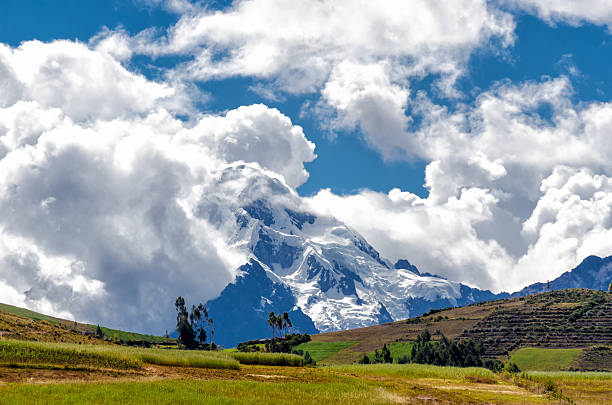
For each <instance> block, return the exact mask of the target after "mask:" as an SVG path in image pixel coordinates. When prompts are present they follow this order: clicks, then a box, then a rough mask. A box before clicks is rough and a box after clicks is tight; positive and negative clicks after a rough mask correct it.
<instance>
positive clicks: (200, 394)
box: [0, 365, 549, 405]
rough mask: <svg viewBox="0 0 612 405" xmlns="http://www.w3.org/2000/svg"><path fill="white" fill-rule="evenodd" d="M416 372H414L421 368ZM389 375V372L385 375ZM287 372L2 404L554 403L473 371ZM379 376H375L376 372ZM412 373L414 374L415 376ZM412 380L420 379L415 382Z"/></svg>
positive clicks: (27, 387) (28, 387) (92, 390)
mask: <svg viewBox="0 0 612 405" xmlns="http://www.w3.org/2000/svg"><path fill="white" fill-rule="evenodd" d="M418 367H419V366H416V367H415V369H416V368H418ZM385 368H389V369H392V370H393V371H392V372H390V373H386V372H381V370H382V369H385ZM355 369H358V371H359V373H358V374H355V373H354V372H353V371H355V370H339V369H336V368H327V367H326V368H310V369H309V368H286V367H254V366H245V370H243V371H241V373H239V374H237V373H236V372H230V371H229V370H222V371H221V372H222V373H225V374H215V375H214V378H211V377H212V375H202V376H200V375H194V376H192V377H191V378H186V379H178V378H174V379H166V380H161V381H159V380H158V381H139V382H134V381H117V382H112V383H108V382H89V383H76V384H75V383H62V384H42V385H41V384H7V385H4V386H2V385H0V398H1V401H2V402H3V403H10V404H11V405H19V404H59V403H61V404H64V403H69V404H82V403H96V404H115V403H122V404H141V403H151V404H170V403H180V404H191V403H198V404H199V403H202V404H245V403H246V404H279V405H288V404H298V405H302V404H304V405H306V404H308V405H310V404H312V405H314V404H317V405H318V404H334V405H337V404H356V405H360V404H368V405H369V404H398V403H439V402H442V403H474V404H477V403H483V404H484V403H498V404H500V403H506V404H519V403H520V404H542V403H549V401H548V400H547V398H546V397H544V396H542V395H536V394H533V393H530V392H528V391H525V390H523V389H521V388H519V387H516V386H513V385H512V384H509V383H506V382H504V381H501V380H496V379H494V378H488V377H486V376H487V374H486V372H476V375H481V374H482V375H483V376H484V377H479V379H470V378H469V376H471V375H473V372H474V371H475V370H471V371H469V372H457V373H454V372H450V370H445V371H442V372H440V371H439V370H433V373H432V370H431V369H429V368H424V369H423V370H421V371H420V372H412V373H410V375H402V374H398V373H397V372H396V371H397V369H398V367H397V366H392V365H381V366H380V367H376V368H372V367H367V366H365V367H360V368H357V367H355ZM372 371H374V374H372V373H371V372H372ZM413 371H414V370H413ZM413 375H422V376H423V377H418V378H415V377H413Z"/></svg>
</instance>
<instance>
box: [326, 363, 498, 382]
mask: <svg viewBox="0 0 612 405" xmlns="http://www.w3.org/2000/svg"><path fill="white" fill-rule="evenodd" d="M330 369H332V370H334V371H338V372H342V373H351V374H358V375H376V376H381V377H412V378H449V379H463V378H477V377H478V378H494V376H495V374H494V373H493V372H492V371H491V370H487V369H486V368H481V367H465V368H460V367H441V366H432V365H429V364H363V365H362V364H359V365H350V366H331V367H330Z"/></svg>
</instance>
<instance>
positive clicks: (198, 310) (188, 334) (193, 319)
mask: <svg viewBox="0 0 612 405" xmlns="http://www.w3.org/2000/svg"><path fill="white" fill-rule="evenodd" d="M174 306H175V308H176V311H177V315H176V331H177V332H178V341H179V343H180V344H182V345H184V346H185V347H187V348H193V347H196V346H197V345H198V341H199V343H200V344H206V338H207V334H206V327H207V326H208V325H212V324H213V323H212V318H210V317H209V316H208V310H207V309H206V307H205V306H204V305H203V304H201V303H200V304H198V305H197V306H195V305H192V307H191V312H189V311H188V310H187V305H186V304H185V299H184V298H183V297H178V298H177V299H176V301H175V303H174ZM196 339H197V340H196Z"/></svg>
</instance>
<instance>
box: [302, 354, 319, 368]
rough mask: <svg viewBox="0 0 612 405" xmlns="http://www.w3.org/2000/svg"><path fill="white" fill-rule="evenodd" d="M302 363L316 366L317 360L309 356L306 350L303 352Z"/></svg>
mask: <svg viewBox="0 0 612 405" xmlns="http://www.w3.org/2000/svg"><path fill="white" fill-rule="evenodd" d="M304 365H305V366H316V365H317V362H316V361H314V359H313V358H312V357H310V353H308V352H306V354H304Z"/></svg>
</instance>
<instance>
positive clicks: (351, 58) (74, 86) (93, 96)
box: [0, 0, 612, 325]
mask: <svg viewBox="0 0 612 405" xmlns="http://www.w3.org/2000/svg"><path fill="white" fill-rule="evenodd" d="M611 27H612V4H611V5H608V4H607V2H602V1H601V0H585V1H583V2H556V1H550V0H490V1H489V0H456V1H453V2H447V1H446V0H413V1H410V2H406V1H401V0H386V1H384V2H376V4H375V3H373V2H368V1H362V0H344V1H342V2H334V1H328V0H316V1H315V0H304V1H301V2H293V1H289V0H243V1H237V2H229V1H225V2H221V1H201V2H196V1H189V0H133V1H132V0H123V1H118V0H112V1H101V0H99V1H98V0H95V1H93V0H92V1H75V0H66V1H62V2H57V1H46V0H38V1H34V0H21V1H16V0H6V1H4V2H3V10H2V13H1V14H0V190H1V191H2V192H1V193H0V212H2V213H5V214H4V215H2V214H0V265H1V266H4V267H3V268H5V269H8V270H6V271H5V272H4V273H3V274H0V295H3V296H5V297H10V300H9V299H7V301H10V302H11V303H13V304H16V305H23V306H28V307H30V308H34V309H39V310H41V311H43V312H44V311H46V312H49V313H54V314H58V315H61V314H67V313H70V314H71V316H72V315H75V314H74V313H73V312H71V310H70V308H71V307H72V306H74V305H75V304H74V303H75V302H77V301H78V302H80V303H81V304H82V306H81V307H80V308H86V307H87V305H89V304H91V303H92V302H94V303H95V302H98V301H97V300H100V299H102V298H101V297H106V298H104V299H114V300H116V301H121V300H132V301H134V303H133V305H134V307H135V308H136V307H139V306H146V305H150V303H147V302H146V297H147V296H150V295H155V294H158V293H159V291H157V290H156V289H158V288H159V285H164V286H167V291H166V292H168V291H171V290H172V289H175V290H177V291H181V288H185V286H188V287H189V288H193V289H198V291H199V292H201V293H202V294H204V295H206V294H208V295H209V296H214V294H216V293H218V292H219V291H220V289H221V288H223V286H225V285H226V284H227V282H228V281H229V280H231V278H232V276H233V271H234V269H235V268H237V267H238V266H239V265H240V264H242V263H244V261H243V259H244V257H245V254H247V253H245V252H244V251H242V250H240V247H239V244H236V243H235V240H234V239H233V235H235V229H233V228H232V226H235V221H229V222H227V221H226V222H224V221H222V220H221V219H220V218H223V215H221V212H224V211H223V210H224V209H229V208H228V207H225V206H222V204H221V203H218V204H217V206H218V207H217V208H218V210H219V212H217V211H215V210H213V211H214V212H212V213H209V214H210V217H208V218H200V217H198V215H203V214H202V210H201V209H200V208H201V206H202V205H206V204H209V203H211V202H215V201H217V202H219V201H227V199H228V198H229V197H228V195H231V192H230V191H231V190H230V191H228V189H227V188H223V187H221V186H220V185H219V184H220V183H219V181H218V180H219V179H218V177H219V176H220V173H223V170H225V169H227V168H228V167H233V166H235V165H237V164H240V163H244V164H246V165H247V166H248V167H249V168H251V169H252V170H253V171H252V172H250V173H260V174H261V173H264V174H265V176H272V177H277V178H279V179H282V180H284V181H285V183H286V184H287V185H288V186H289V187H291V188H293V189H294V190H295V191H296V194H295V198H296V199H297V200H296V201H299V204H300V207H301V208H302V209H304V210H310V211H313V212H316V213H317V214H319V215H329V216H332V217H335V218H336V219H338V220H340V221H342V222H344V223H345V224H347V225H348V226H350V227H351V228H353V229H355V230H356V231H357V232H359V233H360V234H361V235H363V236H364V237H365V238H366V239H367V240H368V242H369V243H371V244H372V245H373V246H374V247H375V248H376V249H377V250H378V251H380V253H381V255H382V256H383V257H386V258H388V259H389V260H392V261H394V260H397V259H400V258H406V259H408V260H410V261H411V262H412V263H414V264H415V265H417V267H419V268H420V269H421V270H423V271H427V272H430V273H438V274H441V275H444V276H445V277H448V278H449V279H451V280H457V281H461V282H465V283H468V284H470V285H473V286H477V287H481V288H490V289H493V290H496V291H499V290H502V289H505V290H512V289H514V290H516V289H519V288H521V287H523V286H524V285H526V284H528V283H531V282H535V281H542V280H546V279H553V278H554V277H556V276H558V275H559V274H561V273H562V272H564V271H566V270H568V269H570V268H572V267H574V266H575V265H577V264H578V263H580V261H582V259H584V258H585V257H586V256H588V255H591V254H595V255H600V256H607V255H610V254H612V245H610V242H609V241H610V240H612V160H611V159H610V156H612V142H611V141H610V136H609V134H610V133H612V104H610V99H611V97H612V87H611V83H612V80H611V79H612V77H611V75H612V73H611V70H610V69H609V65H610V55H611V52H610V51H611V44H612V35H611V34H610V32H611V29H610V28H611ZM36 41H41V42H36ZM315 154H316V158H315ZM264 174H261V175H264ZM245 176H246V175H245ZM253 176H254V178H255V177H256V175H253ZM247 177H248V176H247ZM241 180H242V181H243V182H248V181H254V180H253V178H243V179H241ZM241 184H242V183H241ZM205 203H206V204H205ZM211 204H212V203H211ZM6 213H8V214H6ZM213 214H214V215H213ZM134 229H139V230H140V229H142V230H143V231H142V232H134V231H133V230H134ZM169 235H170V236H169ZM187 236H188V237H187ZM186 241H187V242H186ZM185 243H186V244H187V247H186V248H184V245H185ZM179 252H180V254H179ZM109 257H111V258H112V259H113V260H110V261H109V260H108V258H109ZM169 268H180V269H185V270H181V271H183V274H182V276H183V278H180V280H182V281H181V283H178V282H177V283H178V284H173V283H174V281H173V280H168V279H166V278H165V277H166V275H167V274H168V269H169ZM202 268H206V269H209V270H207V271H209V274H210V278H209V279H207V282H206V283H205V284H202V280H201V278H199V277H198V274H199V273H198V271H200V270H199V269H202ZM57 269H62V270H61V271H60V270H57ZM143 274H144V275H146V278H147V279H151V280H153V281H155V282H153V281H152V282H151V283H150V284H148V285H140V284H139V286H140V287H139V288H142V291H140V292H138V293H133V291H131V290H129V289H127V287H124V286H130V285H134V284H136V281H135V280H139V278H138V277H142V275H143ZM147 288H150V289H152V290H154V291H155V292H154V293H151V290H147ZM66 296H70V297H73V298H72V299H71V300H69V301H67V300H66V299H65V297H66ZM75 297H76V298H75ZM109 297H110V298H109ZM79 300H80V301H79ZM138 300H140V301H138ZM136 301H138V302H136ZM83 311H85V310H84V309H83ZM81 315H82V317H83V319H105V318H104V316H106V315H105V314H100V313H85V312H83V313H82V314H81ZM109 316H110V315H109ZM152 316H153V315H152ZM109 321H113V320H112V319H109ZM114 321H116V324H117V325H119V324H121V323H122V322H129V319H128V318H125V319H116V320H114Z"/></svg>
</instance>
